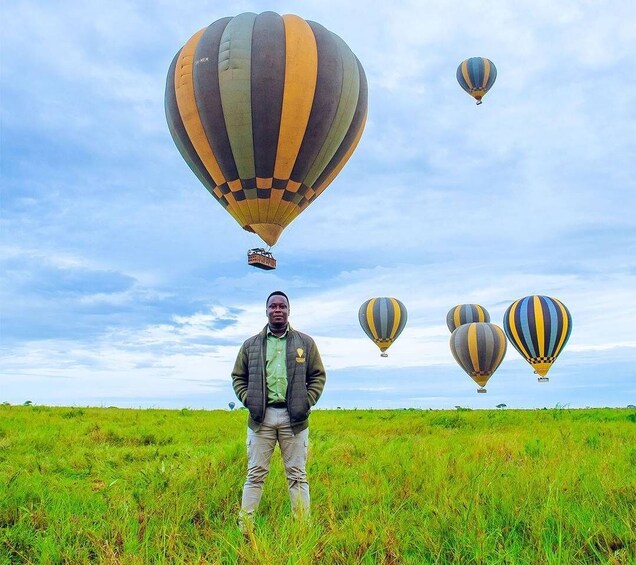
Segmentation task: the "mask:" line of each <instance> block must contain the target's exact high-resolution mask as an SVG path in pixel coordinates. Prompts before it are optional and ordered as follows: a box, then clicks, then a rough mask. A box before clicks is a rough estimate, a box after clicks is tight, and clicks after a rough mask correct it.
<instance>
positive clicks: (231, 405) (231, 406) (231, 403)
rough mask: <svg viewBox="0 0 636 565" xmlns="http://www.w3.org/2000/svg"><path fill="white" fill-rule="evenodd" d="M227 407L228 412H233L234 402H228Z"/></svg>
mask: <svg viewBox="0 0 636 565" xmlns="http://www.w3.org/2000/svg"><path fill="white" fill-rule="evenodd" d="M227 405H228V406H229V408H230V410H234V407H235V406H236V404H234V402H228V403H227Z"/></svg>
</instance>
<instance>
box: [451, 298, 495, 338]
mask: <svg viewBox="0 0 636 565" xmlns="http://www.w3.org/2000/svg"><path fill="white" fill-rule="evenodd" d="M471 322H490V314H489V313H488V310H486V309H485V308H484V307H483V306H480V305H479V304H458V305H457V306H455V307H454V308H451V309H450V310H449V311H448V314H446V325H447V326H448V329H449V330H450V331H451V333H453V332H454V331H455V330H456V329H457V328H458V327H459V326H461V325H463V324H470V323H471Z"/></svg>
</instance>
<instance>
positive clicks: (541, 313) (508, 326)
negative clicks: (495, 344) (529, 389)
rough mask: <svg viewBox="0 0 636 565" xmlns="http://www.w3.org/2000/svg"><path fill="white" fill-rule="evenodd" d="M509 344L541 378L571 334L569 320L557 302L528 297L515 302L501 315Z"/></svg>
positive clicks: (568, 316)
mask: <svg viewBox="0 0 636 565" xmlns="http://www.w3.org/2000/svg"><path fill="white" fill-rule="evenodd" d="M503 325H504V330H505V332H506V335H507V336H508V339H509V340H510V343H512V345H513V347H514V348H515V349H516V350H517V351H518V352H519V353H520V354H521V356H522V357H523V358H524V359H525V360H526V361H527V362H528V363H530V365H532V368H533V369H534V370H535V372H536V373H537V374H539V375H541V376H542V377H545V375H546V373H547V372H548V371H549V370H550V367H552V363H554V361H555V360H556V358H557V357H558V356H559V354H560V353H561V351H563V348H564V347H565V344H566V343H567V341H568V339H569V338H570V334H571V333H572V316H571V315H570V312H569V311H568V309H567V308H566V307H565V306H564V305H563V303H562V302H561V301H560V300H557V299H556V298H550V297H549V296H541V295H531V296H526V297H525V298H520V299H519V300H515V301H514V302H513V303H512V304H511V305H510V306H509V307H508V309H507V310H506V312H505V313H504V320H503Z"/></svg>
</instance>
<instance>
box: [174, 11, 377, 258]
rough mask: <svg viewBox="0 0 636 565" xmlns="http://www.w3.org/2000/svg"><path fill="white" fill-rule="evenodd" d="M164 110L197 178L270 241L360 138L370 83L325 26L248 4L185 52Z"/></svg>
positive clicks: (202, 34) (317, 191)
mask: <svg viewBox="0 0 636 565" xmlns="http://www.w3.org/2000/svg"><path fill="white" fill-rule="evenodd" d="M165 110H166V118H167V121H168V128H169V130H170V133H171V135H172V138H173V140H174V142H175V144H176V146H177V148H178V149H179V151H180V153H181V155H182V157H183V158H184V160H185V161H186V162H187V164H188V165H189V166H190V168H191V169H192V171H193V172H194V174H195V175H196V176H197V177H198V179H199V180H200V181H201V183H202V184H203V185H204V186H205V188H206V189H207V190H208V191H209V192H210V193H211V194H212V196H213V197H214V198H215V199H216V200H217V201H218V202H219V203H220V204H221V205H222V206H223V207H224V208H225V209H226V210H227V212H229V213H230V214H231V215H232V217H233V218H234V219H235V220H236V221H237V222H238V223H239V224H240V225H241V226H242V227H243V228H244V229H246V230H247V231H250V232H253V233H256V234H258V236H259V237H260V238H261V239H262V240H263V241H264V242H265V243H267V244H268V245H270V246H271V245H274V244H275V243H276V241H277V240H278V238H279V236H280V234H281V232H282V231H283V229H284V228H285V227H286V226H287V225H289V223H290V222H291V221H292V220H294V219H295V218H296V217H297V216H298V215H299V214H300V213H301V212H302V211H303V210H304V209H305V208H307V206H309V204H311V203H312V202H313V201H314V200H315V199H316V198H317V197H318V196H319V195H320V194H321V193H322V192H323V191H324V190H325V189H326V188H327V186H329V184H330V183H331V182H332V181H333V180H334V178H335V177H336V175H337V174H338V173H339V172H340V170H341V169H342V167H343V166H344V165H345V163H346V162H347V160H348V159H349V158H350V157H351V155H352V153H353V151H354V150H355V148H356V146H357V145H358V142H359V141H360V137H361V136H362V131H363V129H364V125H365V122H366V116H367V81H366V77H365V74H364V70H363V68H362V65H361V64H360V62H359V61H358V59H357V58H356V56H355V55H354V54H353V52H352V51H351V49H349V47H348V46H347V45H346V43H345V42H344V41H343V40H342V39H340V37H338V36H337V35H335V34H334V33H332V32H330V31H329V30H327V29H325V28H324V27H323V26H321V25H320V24H318V23H316V22H312V21H305V20H303V19H302V18H300V17H298V16H294V15H285V16H280V15H278V14H276V13H274V12H263V13H262V14H255V13H251V12H249V13H243V14H239V15H238V16H236V17H233V18H232V17H228V18H223V19H220V20H218V21H216V22H214V23H213V24H211V25H210V26H209V27H207V28H204V29H202V30H200V31H198V32H197V33H195V34H194V35H193V36H192V37H191V38H190V39H189V41H188V42H187V43H186V44H185V45H184V46H183V48H181V49H180V50H179V52H178V53H177V54H176V56H175V58H174V60H173V61H172V64H171V65H170V69H169V71H168V77H167V81H166V94H165Z"/></svg>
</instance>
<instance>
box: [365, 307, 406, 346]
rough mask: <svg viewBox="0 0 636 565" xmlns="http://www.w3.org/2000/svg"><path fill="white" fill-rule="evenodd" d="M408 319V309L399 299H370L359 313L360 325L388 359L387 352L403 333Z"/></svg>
mask: <svg viewBox="0 0 636 565" xmlns="http://www.w3.org/2000/svg"><path fill="white" fill-rule="evenodd" d="M406 319H407V313H406V307H405V306H404V304H402V302H400V301H399V300H398V299H397V298H388V297H380V298H370V299H369V300H367V301H366V302H365V303H363V304H362V306H360V310H359V311H358V320H359V321H360V325H361V326H362V329H363V330H364V333H366V334H367V335H368V336H369V337H370V338H371V340H373V342H374V343H375V344H376V345H377V346H378V347H379V348H380V351H381V354H380V356H381V357H388V354H387V353H386V350H387V349H388V348H389V347H391V344H392V343H393V342H394V341H395V340H396V339H397V338H398V336H399V335H400V334H401V333H402V330H403V329H404V326H405V325H406Z"/></svg>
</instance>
